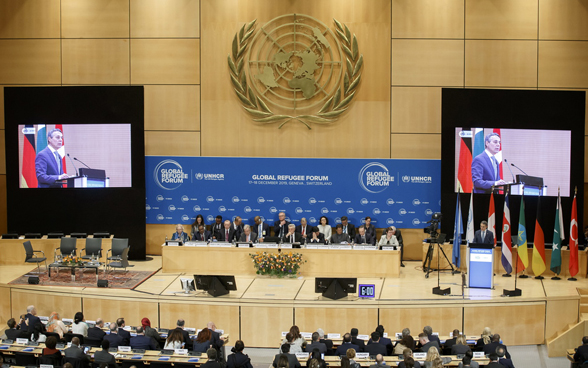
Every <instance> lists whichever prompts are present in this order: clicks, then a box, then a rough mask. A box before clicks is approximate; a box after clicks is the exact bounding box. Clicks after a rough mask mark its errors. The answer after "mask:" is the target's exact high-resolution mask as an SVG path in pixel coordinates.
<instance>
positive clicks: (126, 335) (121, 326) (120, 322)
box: [116, 318, 131, 345]
mask: <svg viewBox="0 0 588 368" xmlns="http://www.w3.org/2000/svg"><path fill="white" fill-rule="evenodd" d="M116 325H117V326H118V335H119V336H120V337H122V338H123V340H124V344H125V345H129V342H130V341H131V333H130V332H129V331H127V330H125V326H126V324H125V319H124V318H119V319H117V320H116Z"/></svg>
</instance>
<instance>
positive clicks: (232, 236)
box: [217, 225, 237, 243]
mask: <svg viewBox="0 0 588 368" xmlns="http://www.w3.org/2000/svg"><path fill="white" fill-rule="evenodd" d="M226 234H227V229H225V228H223V229H222V230H221V232H220V238H217V239H218V240H219V241H225V242H227V243H230V242H232V241H233V240H234V239H235V237H236V236H237V234H236V233H235V229H234V228H233V225H231V227H230V228H229V238H228V239H226V236H225V235H226Z"/></svg>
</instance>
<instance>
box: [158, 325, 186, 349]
mask: <svg viewBox="0 0 588 368" xmlns="http://www.w3.org/2000/svg"><path fill="white" fill-rule="evenodd" d="M183 346H184V336H182V331H181V330H178V329H177V328H176V329H173V330H171V331H170V332H169V335H168V336H167V340H165V345H164V347H163V348H164V349H165V350H175V349H181V348H182V347H183Z"/></svg>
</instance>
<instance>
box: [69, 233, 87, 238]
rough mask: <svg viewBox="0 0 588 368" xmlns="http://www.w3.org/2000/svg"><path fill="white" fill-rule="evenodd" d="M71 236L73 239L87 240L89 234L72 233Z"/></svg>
mask: <svg viewBox="0 0 588 368" xmlns="http://www.w3.org/2000/svg"><path fill="white" fill-rule="evenodd" d="M69 236H70V237H72V238H87V237H88V234H87V233H71V234H69Z"/></svg>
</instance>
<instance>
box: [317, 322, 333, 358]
mask: <svg viewBox="0 0 588 368" xmlns="http://www.w3.org/2000/svg"><path fill="white" fill-rule="evenodd" d="M316 332H317V333H318V334H319V342H320V343H323V344H325V346H326V347H327V355H335V350H333V341H332V340H329V339H325V331H323V329H322V328H319V329H317V330H316Z"/></svg>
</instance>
